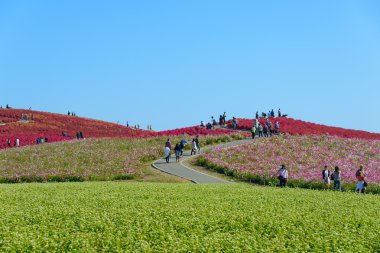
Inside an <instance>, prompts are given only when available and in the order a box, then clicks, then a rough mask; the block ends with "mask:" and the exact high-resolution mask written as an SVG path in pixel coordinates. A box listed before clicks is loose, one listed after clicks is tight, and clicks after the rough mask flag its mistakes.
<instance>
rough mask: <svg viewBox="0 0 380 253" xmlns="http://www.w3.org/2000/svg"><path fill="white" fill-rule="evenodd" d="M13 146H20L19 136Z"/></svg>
mask: <svg viewBox="0 0 380 253" xmlns="http://www.w3.org/2000/svg"><path fill="white" fill-rule="evenodd" d="M15 146H16V147H20V139H19V138H17V139H16V142H15Z"/></svg>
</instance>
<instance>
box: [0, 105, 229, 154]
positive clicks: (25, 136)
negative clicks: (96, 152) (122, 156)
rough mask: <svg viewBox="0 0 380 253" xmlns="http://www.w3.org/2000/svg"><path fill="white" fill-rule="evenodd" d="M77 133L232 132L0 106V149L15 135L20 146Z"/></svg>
mask: <svg viewBox="0 0 380 253" xmlns="http://www.w3.org/2000/svg"><path fill="white" fill-rule="evenodd" d="M78 132H83V134H84V137H85V138H149V137H159V136H178V135H185V134H186V135H192V136H194V135H223V134H231V133H234V131H232V130H228V129H215V130H206V129H205V128H202V127H199V126H193V127H186V128H179V129H174V130H167V131H161V132H155V131H146V130H141V129H135V128H131V127H126V126H123V125H119V124H115V123H110V122H106V121H101V120H95V119H88V118H82V117H77V116H68V115H64V114H56V113H48V112H39V111H33V110H23V109H0V149H3V148H10V147H14V146H15V140H16V138H19V139H20V146H27V145H34V144H36V142H37V138H43V139H45V138H47V139H48V141H49V142H56V141H64V140H70V139H75V138H76V133H78ZM64 134H65V136H64ZM7 139H9V140H10V145H8V144H7Z"/></svg>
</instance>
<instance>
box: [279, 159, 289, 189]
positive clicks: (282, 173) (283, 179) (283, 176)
mask: <svg viewBox="0 0 380 253" xmlns="http://www.w3.org/2000/svg"><path fill="white" fill-rule="evenodd" d="M278 179H279V180H280V187H286V184H287V183H288V170H287V169H286V166H285V164H282V165H281V168H280V169H279V170H278Z"/></svg>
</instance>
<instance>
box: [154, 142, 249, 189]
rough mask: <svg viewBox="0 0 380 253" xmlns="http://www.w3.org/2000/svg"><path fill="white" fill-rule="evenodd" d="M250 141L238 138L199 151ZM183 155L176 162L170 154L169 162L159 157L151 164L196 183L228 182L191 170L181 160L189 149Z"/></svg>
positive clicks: (185, 158) (187, 155)
mask: <svg viewBox="0 0 380 253" xmlns="http://www.w3.org/2000/svg"><path fill="white" fill-rule="evenodd" d="M249 142H252V139H245V140H239V141H232V142H228V143H224V144H220V145H216V146H212V147H209V148H204V149H202V148H201V151H202V152H204V151H205V150H210V149H211V150H212V149H215V148H220V147H232V146H237V145H241V144H245V143H249ZM183 155H184V157H183V158H181V160H180V162H179V163H177V162H175V156H173V155H172V157H171V158H170V163H166V161H165V159H164V158H163V159H160V160H158V161H155V162H154V163H153V164H152V166H153V167H154V168H156V169H158V170H160V171H163V172H166V173H168V174H171V175H174V176H178V177H181V178H185V179H188V180H190V181H192V182H193V183H196V184H225V183H230V182H228V181H226V180H223V179H219V178H216V177H213V176H210V175H207V174H204V173H202V172H199V171H196V170H193V169H191V168H189V167H187V166H185V165H184V164H183V162H184V161H185V160H187V159H189V158H191V157H194V156H190V151H184V153H183Z"/></svg>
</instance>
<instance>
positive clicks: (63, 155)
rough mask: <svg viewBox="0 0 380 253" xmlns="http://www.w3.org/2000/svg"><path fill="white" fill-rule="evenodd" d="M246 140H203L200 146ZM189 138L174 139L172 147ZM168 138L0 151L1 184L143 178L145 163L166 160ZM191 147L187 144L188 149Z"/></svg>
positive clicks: (235, 136) (132, 139)
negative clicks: (165, 145)
mask: <svg viewBox="0 0 380 253" xmlns="http://www.w3.org/2000/svg"><path fill="white" fill-rule="evenodd" d="M241 138H243V137H242V136H241V135H236V134H235V135H221V136H207V137H201V138H200V143H201V146H205V145H209V144H213V143H220V142H228V141H231V140H235V139H241ZM182 139H187V140H190V139H191V137H190V136H177V137H173V138H172V144H173V146H174V145H175V143H178V142H179V141H180V140H182ZM165 141H166V137H156V138H145V139H139V138H108V139H107V138H103V139H89V140H85V141H76V140H75V141H69V142H64V143H59V144H58V143H56V144H51V145H38V146H29V147H23V148H18V149H9V150H2V151H0V183H20V182H49V181H101V180H121V179H130V178H133V177H143V176H144V175H142V174H141V168H142V167H143V166H146V163H148V162H151V161H153V160H155V159H158V158H160V157H163V155H164V153H163V147H164V144H165ZM189 146H190V145H187V148H189Z"/></svg>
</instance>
